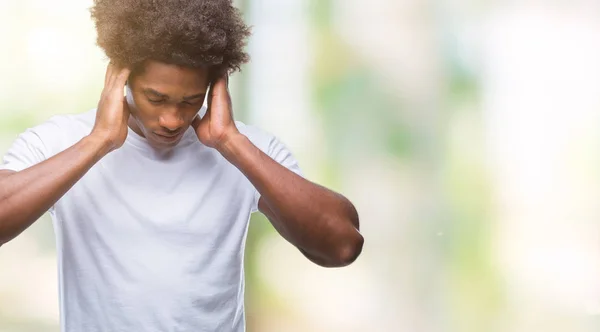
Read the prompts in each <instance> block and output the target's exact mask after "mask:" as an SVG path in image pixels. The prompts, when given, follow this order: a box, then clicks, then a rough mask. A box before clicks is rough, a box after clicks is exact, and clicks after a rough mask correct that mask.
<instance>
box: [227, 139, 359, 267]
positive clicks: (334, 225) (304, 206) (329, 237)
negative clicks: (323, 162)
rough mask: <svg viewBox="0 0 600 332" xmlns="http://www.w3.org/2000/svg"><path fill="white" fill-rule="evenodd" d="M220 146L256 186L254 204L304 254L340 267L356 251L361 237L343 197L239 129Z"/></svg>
mask: <svg viewBox="0 0 600 332" xmlns="http://www.w3.org/2000/svg"><path fill="white" fill-rule="evenodd" d="M220 151H221V153H222V154H223V156H225V158H227V160H229V161H230V162H231V163H232V164H233V165H235V166H236V167H237V168H239V169H240V170H241V171H242V173H244V174H245V175H246V177H247V178H248V179H249V180H250V182H252V184H254V186H255V187H256V189H257V190H258V191H259V192H260V194H261V198H260V200H259V204H258V207H259V210H260V211H261V212H262V213H264V214H265V215H266V216H267V217H268V218H269V220H270V221H271V223H272V224H273V226H274V227H275V229H276V230H277V231H278V232H279V233H280V234H281V235H282V236H283V237H284V238H285V239H286V240H288V241H289V242H290V243H292V244H293V245H295V246H296V247H297V248H298V249H299V250H300V252H302V253H303V254H304V255H305V256H306V257H307V258H308V259H310V260H311V261H312V262H314V263H316V264H318V265H321V266H324V267H340V266H345V265H348V264H350V263H352V262H353V261H354V260H355V259H356V258H357V257H358V255H359V254H360V252H361V250H362V245H363V237H362V235H361V234H360V233H359V230H358V229H359V220H358V214H357V212H356V209H355V208H354V205H352V203H351V202H350V201H349V200H348V199H346V198H345V197H344V196H342V195H340V194H338V193H335V192H333V191H331V190H329V189H327V188H325V187H322V186H320V185H317V184H315V183H312V182H310V181H308V180H306V179H304V178H302V177H301V176H299V175H297V174H296V173H294V172H292V171H290V170H289V169H287V168H285V167H284V166H282V165H280V164H279V163H277V162H276V161H274V160H273V159H271V158H270V157H269V156H267V155H266V154H265V153H263V152H262V151H261V150H260V149H258V148H257V147H256V146H254V145H253V144H252V143H251V142H250V141H249V140H248V138H246V137H245V136H243V135H238V136H235V137H233V138H231V139H230V140H228V141H227V143H225V144H224V145H223V146H222V148H221V149H220Z"/></svg>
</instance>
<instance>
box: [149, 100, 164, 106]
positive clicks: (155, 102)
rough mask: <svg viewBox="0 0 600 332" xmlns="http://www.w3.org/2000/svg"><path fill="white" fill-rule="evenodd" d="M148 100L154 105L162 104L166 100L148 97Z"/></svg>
mask: <svg viewBox="0 0 600 332" xmlns="http://www.w3.org/2000/svg"><path fill="white" fill-rule="evenodd" d="M148 101H149V102H150V104H153V105H160V104H162V103H164V102H165V100H164V99H158V100H156V99H148Z"/></svg>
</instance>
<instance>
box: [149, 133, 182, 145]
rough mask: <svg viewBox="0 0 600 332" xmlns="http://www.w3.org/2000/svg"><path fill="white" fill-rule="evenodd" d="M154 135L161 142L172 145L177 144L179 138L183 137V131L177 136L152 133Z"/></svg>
mask: <svg viewBox="0 0 600 332" xmlns="http://www.w3.org/2000/svg"><path fill="white" fill-rule="evenodd" d="M154 135H155V136H156V137H157V138H158V140H159V141H161V142H165V143H174V142H177V141H178V140H179V139H180V138H181V136H183V131H181V132H179V133H178V134H177V135H162V134H159V133H154Z"/></svg>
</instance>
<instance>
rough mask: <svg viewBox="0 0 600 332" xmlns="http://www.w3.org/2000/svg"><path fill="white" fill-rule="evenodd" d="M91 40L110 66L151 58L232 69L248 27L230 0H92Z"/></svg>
mask: <svg viewBox="0 0 600 332" xmlns="http://www.w3.org/2000/svg"><path fill="white" fill-rule="evenodd" d="M90 12H91V16H92V19H93V20H94V23H95V24H96V30H97V32H98V39H97V43H98V46H100V47H101V48H102V49H103V50H104V52H105V53H106V56H107V57H108V58H109V59H110V60H111V61H112V62H113V63H115V64H116V65H119V66H128V67H134V66H137V65H139V64H141V63H143V62H144V61H145V60H156V61H161V62H166V63H170V64H176V65H181V66H188V67H202V66H209V67H210V68H212V69H217V70H225V71H228V72H233V71H236V70H240V67H241V65H242V64H244V63H246V62H247V61H248V59H249V57H248V54H247V53H245V52H244V46H245V45H246V39H247V37H248V36H249V35H250V28H249V27H248V26H247V25H246V24H245V23H244V22H243V20H242V15H241V13H240V11H239V10H238V9H237V8H235V7H234V6H233V4H232V1H231V0H94V5H93V6H92V8H91V9H90Z"/></svg>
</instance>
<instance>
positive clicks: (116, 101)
mask: <svg viewBox="0 0 600 332" xmlns="http://www.w3.org/2000/svg"><path fill="white" fill-rule="evenodd" d="M128 76H129V71H128V70H127V69H124V70H117V69H115V68H113V67H112V66H110V65H109V68H108V69H107V75H106V81H105V87H104V91H103V93H102V97H101V99H100V103H99V105H98V112H97V117H96V124H95V125H94V129H93V130H92V132H91V134H90V135H88V136H86V137H84V138H83V139H81V140H80V141H79V142H77V143H76V144H75V145H73V146H72V147H70V148H68V149H66V150H65V151H63V152H61V153H59V154H57V155H55V156H54V157H52V158H49V159H47V160H45V161H43V162H41V163H39V164H37V165H33V166H31V167H29V168H27V169H25V170H23V171H20V172H13V171H6V170H4V171H0V245H2V244H4V243H6V242H8V241H10V240H12V239H14V238H15V237H16V236H17V235H19V234H20V233H21V232H23V231H24V230H25V229H27V227H29V226H30V225H31V224H33V223H34V222H35V221H36V220H37V219H39V217H40V216H41V215H42V214H43V213H44V212H46V211H47V210H48V209H49V208H50V207H51V206H52V205H54V204H55V203H56V202H57V201H58V200H59V199H60V198H61V197H62V196H63V195H64V194H65V193H66V192H67V191H68V190H69V189H70V188H71V187H72V186H73V185H74V184H75V183H76V182H77V181H78V180H79V179H81V177H83V175H85V173H86V172H87V171H88V170H89V169H90V168H92V166H94V164H96V163H97V162H98V161H99V160H100V159H101V158H102V157H104V156H105V155H106V154H107V153H109V152H110V151H112V150H114V149H116V148H118V147H120V146H121V145H122V144H123V142H124V141H125V137H126V135H127V119H128V116H129V113H128V112H127V110H126V106H125V104H124V98H123V87H124V85H125V82H126V80H127V77H128Z"/></svg>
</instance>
